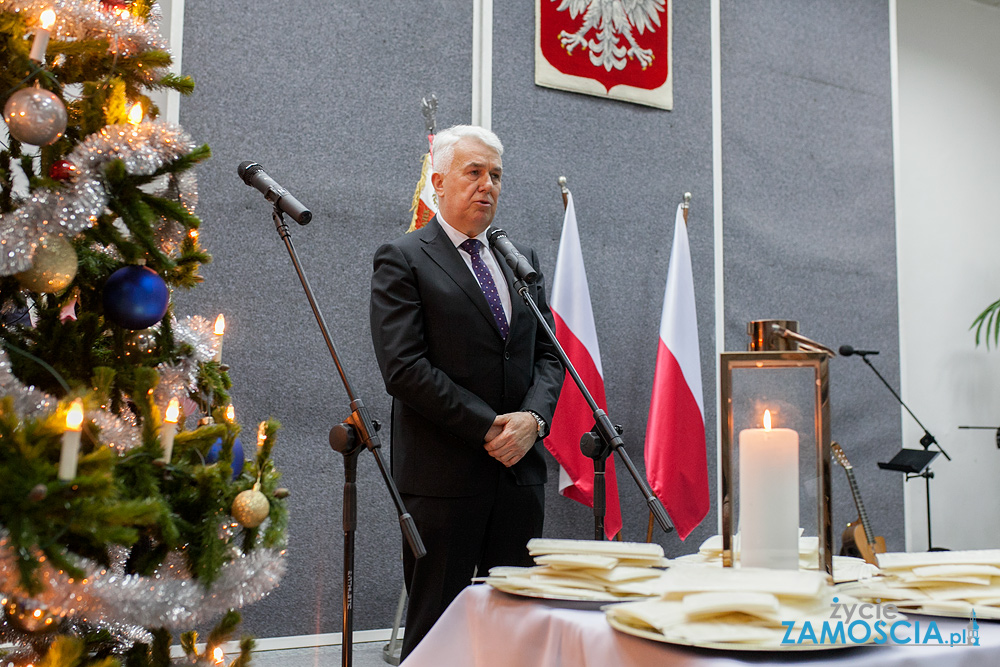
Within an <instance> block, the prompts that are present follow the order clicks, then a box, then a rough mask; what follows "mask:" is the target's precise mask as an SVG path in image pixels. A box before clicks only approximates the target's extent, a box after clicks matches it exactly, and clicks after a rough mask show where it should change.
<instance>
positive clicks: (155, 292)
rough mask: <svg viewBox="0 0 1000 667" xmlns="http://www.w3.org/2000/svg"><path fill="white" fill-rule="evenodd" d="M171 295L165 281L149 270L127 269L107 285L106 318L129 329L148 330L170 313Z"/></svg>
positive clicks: (110, 279) (108, 281) (109, 280)
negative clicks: (168, 308)
mask: <svg viewBox="0 0 1000 667" xmlns="http://www.w3.org/2000/svg"><path fill="white" fill-rule="evenodd" d="M169 303H170V292H169V291H168V290H167V284H166V283H165V282H163V278H161V277H160V276H159V274H157V273H156V271H153V270H152V269H150V268H148V267H145V266H123V267H122V268H120V269H118V270H117V271H115V272H114V273H112V274H111V276H110V277H109V278H108V280H107V282H106V283H104V315H105V317H107V318H108V319H110V320H111V321H112V322H114V323H115V324H117V325H118V326H120V327H123V328H125V329H133V330H139V329H146V328H148V327H151V326H153V325H154V324H156V323H157V322H159V321H160V320H161V319H163V316H164V315H165V314H166V312H167V305H168V304H169Z"/></svg>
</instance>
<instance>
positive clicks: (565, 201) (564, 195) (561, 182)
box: [559, 176, 569, 210]
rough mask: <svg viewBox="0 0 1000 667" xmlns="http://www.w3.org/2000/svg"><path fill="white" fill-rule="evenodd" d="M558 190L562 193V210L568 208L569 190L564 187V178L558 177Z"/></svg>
mask: <svg viewBox="0 0 1000 667" xmlns="http://www.w3.org/2000/svg"><path fill="white" fill-rule="evenodd" d="M559 189H560V190H561V191H562V199H563V210H565V209H566V207H567V206H569V188H567V187H566V177H565V176H560V177H559Z"/></svg>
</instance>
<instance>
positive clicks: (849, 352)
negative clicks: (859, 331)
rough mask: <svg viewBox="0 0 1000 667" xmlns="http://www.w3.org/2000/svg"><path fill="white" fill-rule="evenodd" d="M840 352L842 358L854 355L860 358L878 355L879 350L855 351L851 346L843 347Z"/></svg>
mask: <svg viewBox="0 0 1000 667" xmlns="http://www.w3.org/2000/svg"><path fill="white" fill-rule="evenodd" d="M838 352H840V356H842V357H849V356H851V355H852V354H856V355H858V356H859V357H867V356H868V355H869V354H878V350H855V349H854V348H853V347H851V346H850V345H841V346H840V349H839V350H838Z"/></svg>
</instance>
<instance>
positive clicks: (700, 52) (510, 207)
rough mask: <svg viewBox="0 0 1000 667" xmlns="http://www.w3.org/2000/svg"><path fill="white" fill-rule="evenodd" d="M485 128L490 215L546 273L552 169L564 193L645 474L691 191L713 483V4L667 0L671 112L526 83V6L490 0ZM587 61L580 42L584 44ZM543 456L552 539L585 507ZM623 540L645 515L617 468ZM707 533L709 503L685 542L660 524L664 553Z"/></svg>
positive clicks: (622, 416) (554, 235) (604, 351)
mask: <svg viewBox="0 0 1000 667" xmlns="http://www.w3.org/2000/svg"><path fill="white" fill-rule="evenodd" d="M495 7H496V16H495V19H494V57H493V68H494V72H493V77H494V79H493V129H494V130H495V131H496V132H497V133H498V134H499V135H500V137H501V138H502V139H503V141H504V142H505V143H504V145H505V149H506V151H507V152H506V153H505V155H504V192H503V200H504V201H503V203H502V204H501V208H500V213H499V214H498V217H497V221H498V224H499V225H501V226H503V227H504V228H505V229H507V231H508V232H509V233H510V235H511V236H512V237H513V238H515V239H522V240H525V241H528V242H530V243H531V244H532V245H534V246H535V247H537V248H538V249H539V250H540V252H541V257H542V260H543V262H544V268H545V269H546V272H547V275H551V273H552V268H553V265H554V263H555V256H556V251H557V250H558V245H559V234H560V231H561V229H562V219H563V208H562V200H561V199H560V196H559V188H558V186H557V182H556V179H557V178H558V177H559V176H566V177H567V179H568V181H569V187H570V189H571V190H572V191H573V195H574V201H575V203H576V211H577V219H578V223H579V228H580V238H581V244H582V246H583V255H584V262H585V264H586V268H587V278H588V282H589V283H590V291H591V299H592V301H593V307H594V317H595V320H596V326H597V335H598V339H599V343H600V347H601V357H602V362H603V366H604V375H605V385H606V390H607V398H608V413H609V414H610V415H611V417H612V419H613V420H614V421H615V422H616V423H619V424H622V425H624V426H625V442H626V448H627V450H628V452H629V455H630V457H631V458H632V460H633V461H634V462H635V463H636V465H637V467H638V468H639V470H640V471H643V472H644V468H643V466H642V450H643V440H644V435H645V428H646V417H647V412H648V410H649V397H650V391H651V388H652V382H653V367H654V363H655V358H656V349H657V335H658V330H659V324H660V310H661V306H662V303H663V290H664V286H665V284H666V276H667V260H668V258H669V256H670V244H671V239H672V237H673V224H674V214H675V210H676V207H677V204H678V203H679V202H680V200H681V197H682V196H683V193H684V192H685V191H689V192H691V193H692V194H693V202H692V209H691V214H690V222H689V234H690V237H691V247H692V261H693V265H694V271H695V282H696V300H697V307H698V319H699V335H700V337H701V353H702V369H703V378H704V383H705V403H706V413H707V414H706V422H707V423H706V431H707V440H708V443H711V444H710V445H709V447H710V450H711V453H710V454H709V479H710V481H711V485H712V494H713V498H714V493H715V477H716V474H715V446H714V443H715V431H716V416H715V399H714V396H715V381H714V373H715V362H714V353H715V342H714V333H715V328H714V324H713V322H714V308H715V303H714V282H713V280H714V278H713V271H714V249H713V228H712V219H713V214H712V117H711V109H712V105H711V58H710V16H709V5H708V3H697V4H691V3H681V2H677V3H674V33H673V34H674V45H673V48H674V54H673V56H674V67H675V70H674V110H673V111H671V112H667V111H662V110H658V109H651V108H648V107H642V106H637V105H633V104H626V103H623V102H615V101H609V100H603V99H600V98H597V97H592V96H588V95H577V94H574V93H568V92H563V91H558V90H551V89H548V88H540V87H537V86H535V85H534V53H535V51H534V11H535V10H534V3H533V2H518V3H509V4H503V5H500V4H497V5H496V6H495ZM579 53H580V57H586V53H587V52H586V51H583V52H579ZM550 462H551V466H550V481H551V482H552V483H550V484H549V487H548V489H547V494H548V497H547V506H546V512H547V514H546V528H545V532H546V534H547V535H550V536H552V537H572V538H589V537H591V536H592V535H593V518H592V514H591V511H590V509H589V508H586V507H584V506H582V505H580V504H579V503H576V502H573V501H570V500H568V499H566V498H562V497H561V496H559V494H558V489H557V485H556V484H555V480H556V479H557V468H556V466H555V464H554V462H552V461H551V460H550ZM617 477H618V487H619V490H620V494H621V502H622V515H623V521H624V524H625V526H624V538H625V539H627V540H645V536H646V524H647V520H648V511H647V509H646V504H645V501H644V499H643V498H642V496H641V495H640V493H639V491H638V488H637V487H636V485H635V483H634V482H633V481H632V478H631V477H630V476H629V474H628V471H627V470H626V469H625V467H624V466H618V473H617ZM715 532H716V514H715V509H714V502H713V508H712V510H711V511H710V512H709V515H708V516H707V517H706V518H705V520H704V522H703V523H702V525H701V526H699V528H698V529H696V531H695V532H694V533H692V535H691V536H689V537H688V539H687V542H686V543H682V542H681V541H680V540H678V539H677V537H676V534H669V535H665V534H664V533H662V532H661V531H660V530H659V528H657V529H656V532H655V533H654V535H655V539H656V541H658V542H660V543H661V544H663V545H664V547H665V549H666V550H667V552H668V553H670V554H680V553H687V552H690V551H692V550H694V549H696V548H697V545H698V544H699V543H700V542H701V541H702V540H703V539H704V538H705V537H707V536H708V535H711V534H714V533H715Z"/></svg>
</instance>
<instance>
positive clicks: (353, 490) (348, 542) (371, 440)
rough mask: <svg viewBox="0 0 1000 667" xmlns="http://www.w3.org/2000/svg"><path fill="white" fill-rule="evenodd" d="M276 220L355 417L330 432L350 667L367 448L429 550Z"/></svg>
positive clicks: (399, 509) (420, 552)
mask: <svg viewBox="0 0 1000 667" xmlns="http://www.w3.org/2000/svg"><path fill="white" fill-rule="evenodd" d="M272 218H273V219H274V227H275V229H276V230H277V232H278V236H280V237H281V240H282V241H284V242H285V247H286V248H287V249H288V255H289V256H290V257H291V259H292V264H293V265H294V266H295V272H296V273H297V274H298V276H299V281H300V282H301V283H302V289H303V290H305V293H306V298H307V299H309V305H310V306H311V307H312V311H313V315H315V316H316V323H317V324H319V329H320V333H322V334H323V340H324V341H326V347H327V349H329V351H330V356H332V357H333V363H334V365H335V366H336V367H337V372H338V373H339V374H340V381H341V383H343V385H344V390H345V391H346V392H347V397H348V399H350V401H351V415H350V416H349V417H348V418H347V419H345V420H344V421H343V422H342V423H340V424H337V425H335V426H334V427H333V428H331V429H330V447H332V448H333V449H334V450H336V451H338V452H340V453H341V454H343V455H344V524H343V525H344V599H343V605H344V607H343V613H344V633H343V651H342V652H341V656H342V658H343V660H342V665H343V667H350V666H351V664H352V660H353V647H354V532H355V528H356V527H357V518H358V517H357V505H358V503H357V485H356V482H357V470H358V466H357V464H358V454H359V453H360V452H361V449H362V447H365V448H367V449H368V450H369V451H370V452H371V453H372V455H373V456H374V457H375V463H376V464H378V469H379V471H380V472H381V473H382V479H383V480H384V481H385V485H386V488H387V489H388V490H389V495H390V496H392V501H393V503H395V505H396V513H397V514H398V515H399V524H400V527H401V528H402V530H403V535H404V536H405V537H406V541H407V543H408V544H409V546H410V549H411V550H412V551H413V555H414V557H416V558H422V557H423V556H424V555H425V554H426V553H427V549H426V548H425V547H424V543H423V540H421V539H420V533H418V532H417V526H416V524H415V523H414V521H413V517H412V516H410V514H409V512H407V511H406V507H404V506H403V499H402V497H401V496H400V495H399V490H398V489H397V488H396V484H395V483H394V482H393V480H392V476H391V475H389V472H388V470H386V467H385V464H384V463H383V462H382V457H381V456H380V455H379V450H380V449H381V447H382V443H381V441H380V440H379V437H378V435H377V431H378V430H379V428H380V426H381V425H380V424H379V423H378V422H377V421H376V420H374V419H372V417H371V415H370V414H369V412H368V409H367V408H366V407H365V406H364V403H362V401H361V399H360V398H358V397H356V396H355V394H354V389H353V388H352V387H351V382H350V380H348V378H347V373H346V371H345V370H344V367H343V366H342V365H341V363H340V357H339V356H338V355H337V349H336V347H334V344H333V339H332V338H330V332H329V329H327V326H326V320H325V319H324V318H323V313H322V312H321V311H320V309H319V304H317V303H316V299H315V297H313V292H312V288H311V287H310V286H309V280H308V278H306V275H305V273H304V272H303V270H302V266H301V265H300V264H299V257H298V255H297V254H296V252H295V247H294V246H293V245H292V238H291V235H290V234H289V233H288V225H287V224H286V223H285V218H284V216H283V215H282V212H281V209H280V208H278V206H277V205H275V206H274V210H273V212H272Z"/></svg>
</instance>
